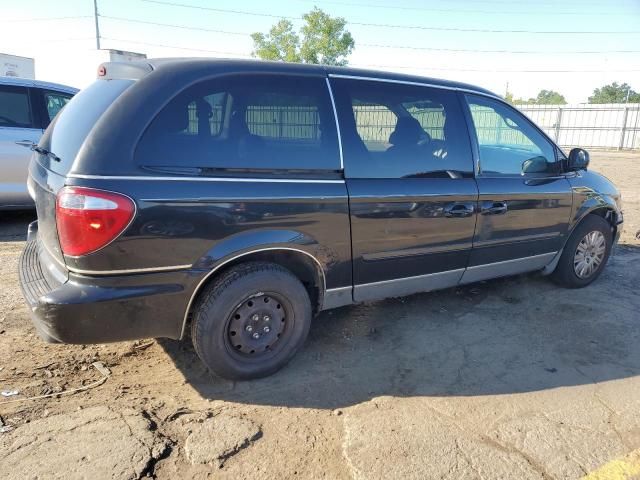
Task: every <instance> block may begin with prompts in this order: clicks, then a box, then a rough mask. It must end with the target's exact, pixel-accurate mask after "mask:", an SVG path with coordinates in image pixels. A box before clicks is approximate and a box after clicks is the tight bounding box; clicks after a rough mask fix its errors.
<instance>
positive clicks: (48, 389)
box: [0, 152, 640, 479]
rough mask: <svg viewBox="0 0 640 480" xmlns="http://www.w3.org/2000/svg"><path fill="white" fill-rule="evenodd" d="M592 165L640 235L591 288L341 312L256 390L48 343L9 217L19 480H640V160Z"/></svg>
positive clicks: (194, 370) (8, 381)
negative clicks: (39, 330) (34, 319)
mask: <svg viewBox="0 0 640 480" xmlns="http://www.w3.org/2000/svg"><path fill="white" fill-rule="evenodd" d="M592 168H593V169H594V170H597V171H600V172H602V173H604V174H605V175H607V176H609V178H611V179H612V180H613V181H615V182H616V184H617V185H618V186H619V188H620V189H621V190H622V192H623V198H624V210H625V220H626V223H625V232H624V234H623V235H622V240H621V245H620V246H619V247H618V248H617V249H616V252H615V255H614V256H613V257H612V258H611V260H610V262H609V265H608V267H607V268H606V270H605V271H604V273H603V275H602V276H601V277H600V279H599V280H598V281H597V282H596V283H595V284H593V285H592V286H590V287H588V288H585V289H582V290H564V289H561V288H558V287H557V286H555V285H553V284H552V283H551V282H550V281H548V280H547V279H546V278H544V277H541V276H540V275H538V274H533V275H524V276H519V277H514V278H508V279H500V280H495V281H490V282H483V283H480V284H476V285H470V286H466V287H464V288H456V289H450V290H446V291H443V292H434V293H429V294H421V295H414V296H412V297H408V298H404V299H390V300H386V301H382V302H377V303H372V304H365V305H359V306H353V307H346V308H341V309H338V310H335V311H332V312H326V313H324V314H322V315H321V316H320V317H319V318H318V319H317V320H316V321H315V323H314V325H313V327H312V330H311V334H310V337H309V340H308V342H307V344H306V346H305V348H304V349H303V350H302V351H301V352H300V353H299V354H298V355H297V357H296V358H294V360H293V361H292V362H291V363H290V364H289V365H288V366H287V367H286V368H285V369H283V370H282V371H281V372H279V373H277V374H276V375H274V376H272V377H269V378H266V379H263V380H259V381H253V382H244V383H233V382H228V381H223V380H221V379H219V378H216V377H213V376H212V375H210V374H209V373H208V372H207V371H206V370H205V369H204V368H203V366H202V364H201V363H200V362H199V360H198V358H197V357H196V355H195V353H194V350H193V348H192V347H191V345H190V343H189V342H182V343H180V342H175V341H166V340H145V341H140V342H128V343H120V344H111V345H99V346H94V345H90V346H67V345H48V344H45V343H43V342H42V341H41V340H40V339H39V338H38V337H37V336H36V334H35V331H34V329H33V327H32V326H31V323H30V321H29V318H28V313H27V309H26V307H25V305H24V302H23V300H22V297H21V295H20V291H19V287H18V278H17V261H18V255H19V253H20V251H21V249H22V248H23V246H24V240H25V234H24V232H25V229H26V225H27V224H28V222H29V221H31V220H32V218H31V217H32V214H7V213H4V214H0V215H1V216H0V219H1V220H0V390H1V391H9V392H5V393H10V391H12V390H17V391H18V393H17V394H16V395H10V396H7V397H4V396H0V432H2V433H0V476H1V477H2V478H11V479H13V478H15V479H25V478H37V479H45V478H91V479H101V478H118V479H119V478H142V477H153V478H158V479H173V478H178V476H179V477H182V478H251V479H254V478H329V479H342V478H362V479H374V478H420V479H425V478H428V479H431V478H443V479H459V478H471V479H474V478H478V479H480V478H482V479H494V478H532V479H555V478H558V479H560V478H579V477H582V476H584V475H587V474H588V473H590V472H591V477H590V478H631V477H632V476H633V475H640V453H639V452H640V450H639V449H640V348H639V347H638V345H639V344H640V314H639V312H640V295H639V294H638V290H639V288H640V241H639V240H637V239H636V238H635V232H636V231H637V230H639V229H640V154H635V155H632V154H628V153H617V152H602V153H594V154H592ZM94 362H102V363H101V364H98V367H99V368H96V367H95V366H94V365H93V364H94ZM103 366H104V368H103ZM105 368H106V369H108V371H106V370H105ZM99 370H102V371H103V372H104V374H108V373H109V372H110V374H108V376H104V374H103V373H101V372H100V371H99ZM75 388H85V390H82V391H78V392H75V393H66V394H65V393H64V392H65V391H68V390H70V389H75ZM52 394H53V395H52ZM41 395H49V396H48V397H46V398H41V399H35V400H28V399H27V397H34V396H41ZM616 472H617V473H616ZM616 474H619V475H621V476H618V477H615V476H614V475H616Z"/></svg>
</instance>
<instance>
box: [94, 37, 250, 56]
mask: <svg viewBox="0 0 640 480" xmlns="http://www.w3.org/2000/svg"><path fill="white" fill-rule="evenodd" d="M101 38H102V39H104V40H111V41H113V42H125V43H133V44H137V45H148V46H152V47H162V48H173V49H176V50H187V51H192V52H204V53H216V54H218V55H233V56H235V57H241V58H253V57H251V55H246V54H244V53H238V52H223V51H220V50H208V49H204V48H190V47H179V46H176V45H167V44H163V43H153V42H141V41H138V40H129V39H126V38H113V37H101Z"/></svg>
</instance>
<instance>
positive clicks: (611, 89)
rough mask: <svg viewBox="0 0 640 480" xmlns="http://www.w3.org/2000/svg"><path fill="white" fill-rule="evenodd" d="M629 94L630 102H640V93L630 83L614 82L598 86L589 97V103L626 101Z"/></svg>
mask: <svg viewBox="0 0 640 480" xmlns="http://www.w3.org/2000/svg"><path fill="white" fill-rule="evenodd" d="M627 95H628V96H629V103H637V102H640V93H637V92H635V91H634V90H633V89H632V88H631V87H630V86H629V85H628V84H626V83H623V84H621V85H618V82H613V83H611V84H609V85H605V86H604V87H600V88H596V89H595V90H594V91H593V95H592V96H590V97H589V103H624V102H626V101H627Z"/></svg>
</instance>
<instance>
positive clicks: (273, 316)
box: [191, 262, 311, 380]
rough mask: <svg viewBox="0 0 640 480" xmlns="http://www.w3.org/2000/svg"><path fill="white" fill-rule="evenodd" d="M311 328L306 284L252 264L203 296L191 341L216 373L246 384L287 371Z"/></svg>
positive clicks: (275, 269) (232, 272) (278, 270)
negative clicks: (246, 381)
mask: <svg viewBox="0 0 640 480" xmlns="http://www.w3.org/2000/svg"><path fill="white" fill-rule="evenodd" d="M310 324H311V302H310V300H309V294H308V293H307V291H306V289H305V288H304V286H303V285H302V283H301V282H300V281H299V280H298V279H297V278H296V277H295V276H294V275H293V274H292V273H291V272H290V271H288V270H287V269H285V268H283V267H281V266H279V265H275V264H271V263H264V262H251V263H247V264H242V265H239V266H237V267H235V268H232V269H231V270H229V271H227V272H226V273H224V274H223V275H222V276H221V277H220V278H219V279H217V280H216V281H214V282H213V283H212V284H211V285H210V286H209V287H208V288H207V290H206V291H205V292H203V293H202V295H201V296H200V298H199V301H198V303H197V305H196V307H195V308H194V315H193V323H192V326H191V335H192V339H193V344H194V346H195V349H196V352H197V353H198V355H199V356H200V358H201V359H202V361H203V362H204V363H205V364H206V365H207V367H208V368H209V369H210V370H212V371H213V372H214V373H216V374H218V375H219V376H221V377H224V378H229V379H233V380H242V379H251V378H259V377H264V376H267V375H270V374H272V373H274V372H276V371H277V370H279V369H280V368H282V367H283V366H284V365H285V364H286V363H287V362H288V361H289V360H290V359H291V358H292V357H293V356H294V355H295V353H296V352H297V351H298V349H299V348H300V347H301V346H302V344H303V343H304V341H305V339H306V337H307V334H308V333H309V327H310Z"/></svg>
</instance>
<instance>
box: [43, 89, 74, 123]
mask: <svg viewBox="0 0 640 480" xmlns="http://www.w3.org/2000/svg"><path fill="white" fill-rule="evenodd" d="M42 93H43V95H44V105H45V107H46V109H47V116H48V118H49V122H51V120H53V118H54V117H55V116H56V115H57V114H58V112H59V111H60V110H62V107H64V106H65V105H66V104H67V103H68V102H69V100H71V98H72V97H73V95H71V94H70V93H62V92H52V91H47V90H45V91H44V92H42ZM49 122H47V124H48V123H49Z"/></svg>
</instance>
